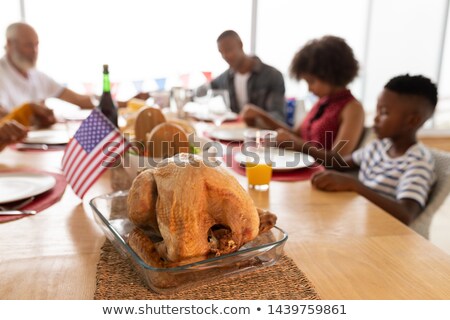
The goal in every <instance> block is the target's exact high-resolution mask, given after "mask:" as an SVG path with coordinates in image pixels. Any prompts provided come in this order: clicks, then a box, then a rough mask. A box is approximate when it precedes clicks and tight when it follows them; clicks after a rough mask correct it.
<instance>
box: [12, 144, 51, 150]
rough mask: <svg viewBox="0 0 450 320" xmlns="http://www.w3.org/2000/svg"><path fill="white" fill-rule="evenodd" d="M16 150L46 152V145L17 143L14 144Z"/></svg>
mask: <svg viewBox="0 0 450 320" xmlns="http://www.w3.org/2000/svg"><path fill="white" fill-rule="evenodd" d="M16 148H17V150H27V149H33V150H44V151H46V150H48V145H46V144H45V143H17V144H16Z"/></svg>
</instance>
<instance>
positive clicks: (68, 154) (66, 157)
mask: <svg viewBox="0 0 450 320" xmlns="http://www.w3.org/2000/svg"><path fill="white" fill-rule="evenodd" d="M77 145H78V143H77V142H76V140H75V139H71V140H70V141H69V144H68V145H67V148H66V150H65V151H64V156H63V159H62V167H63V168H65V167H66V165H67V163H68V162H69V163H70V160H69V159H70V157H71V156H72V150H73V148H75V147H76V146H77Z"/></svg>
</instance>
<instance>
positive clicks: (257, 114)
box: [240, 103, 293, 132]
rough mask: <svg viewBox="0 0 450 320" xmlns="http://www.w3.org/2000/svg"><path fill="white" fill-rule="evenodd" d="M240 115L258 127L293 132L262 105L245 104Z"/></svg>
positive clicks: (246, 121) (249, 124) (247, 122)
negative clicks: (262, 107) (261, 106)
mask: <svg viewBox="0 0 450 320" xmlns="http://www.w3.org/2000/svg"><path fill="white" fill-rule="evenodd" d="M240 116H241V117H242V119H243V120H244V122H245V123H246V124H247V125H248V126H250V127H257V128H260V129H266V130H277V129H280V128H282V129H284V130H286V131H289V132H293V131H292V130H291V128H290V127H289V126H288V125H287V124H286V123H284V122H282V121H279V120H277V119H275V118H274V117H272V116H271V115H270V114H269V113H267V112H266V111H264V110H263V109H261V108H260V107H258V106H255V105H253V104H250V103H248V104H246V105H245V106H244V108H243V109H242V111H241V113H240Z"/></svg>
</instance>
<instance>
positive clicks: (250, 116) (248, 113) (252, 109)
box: [240, 104, 266, 127]
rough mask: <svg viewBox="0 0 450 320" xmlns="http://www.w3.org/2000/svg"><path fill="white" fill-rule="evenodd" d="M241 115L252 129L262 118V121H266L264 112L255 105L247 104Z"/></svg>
mask: <svg viewBox="0 0 450 320" xmlns="http://www.w3.org/2000/svg"><path fill="white" fill-rule="evenodd" d="M240 115H241V117H242V119H243V120H244V122H245V123H246V124H247V125H248V126H250V127H255V126H256V122H257V120H258V119H259V118H262V120H264V118H265V117H266V115H265V114H264V112H263V110H261V108H258V107H257V106H255V105H253V104H246V105H245V106H244V108H243V109H242V111H241V113H240Z"/></svg>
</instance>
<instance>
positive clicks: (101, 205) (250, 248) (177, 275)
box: [89, 191, 288, 293]
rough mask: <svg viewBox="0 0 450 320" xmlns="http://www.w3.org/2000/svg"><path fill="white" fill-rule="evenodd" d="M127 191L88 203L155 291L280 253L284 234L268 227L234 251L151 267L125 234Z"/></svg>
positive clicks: (249, 266) (256, 264)
mask: <svg viewBox="0 0 450 320" xmlns="http://www.w3.org/2000/svg"><path fill="white" fill-rule="evenodd" d="M127 196H128V191H118V192H114V193H110V194H105V195H102V196H98V197H96V198H93V199H92V200H91V201H90V203H89V204H90V205H91V207H92V209H93V211H94V217H95V220H96V222H97V223H98V224H99V226H100V227H101V228H102V230H103V231H104V233H105V235H106V237H107V238H108V239H109V240H110V241H111V243H112V244H113V245H114V247H115V248H116V249H117V250H118V252H119V253H120V254H121V255H122V256H123V257H124V258H125V259H129V260H130V262H131V264H132V265H133V266H134V268H135V270H136V271H137V272H138V273H139V275H140V276H141V277H142V279H143V280H144V282H145V283H146V284H147V286H148V287H149V288H150V289H152V290H153V291H155V292H157V293H168V292H173V291H177V290H179V289H181V288H183V287H186V286H189V288H192V287H193V286H194V285H200V284H204V283H207V282H211V281H212V280H216V279H218V278H223V277H228V276H230V275H235V274H241V273H244V272H248V271H251V270H255V269H258V268H261V267H267V266H271V265H273V264H275V263H276V262H277V261H278V259H279V258H280V257H281V255H282V253H283V247H284V244H285V243H286V240H287V238H288V236H287V234H286V233H285V232H284V231H283V230H281V229H280V228H278V227H274V228H272V230H270V231H269V232H265V233H263V234H261V235H259V236H258V237H257V238H255V239H254V240H253V241H251V242H249V243H246V244H245V245H244V246H243V247H241V248H240V249H239V251H237V252H233V253H230V254H227V255H223V256H219V257H214V258H210V259H206V260H202V261H198V262H195V263H191V264H186V265H183V266H178V267H173V268H155V267H152V266H150V265H148V264H146V263H145V262H144V261H143V260H142V259H141V258H140V257H139V256H138V255H137V254H136V253H135V252H134V251H133V249H131V247H130V246H129V245H128V243H127V240H128V235H129V233H130V231H131V230H133V229H134V228H135V226H134V225H133V223H131V222H130V221H129V220H128V218H127Z"/></svg>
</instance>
